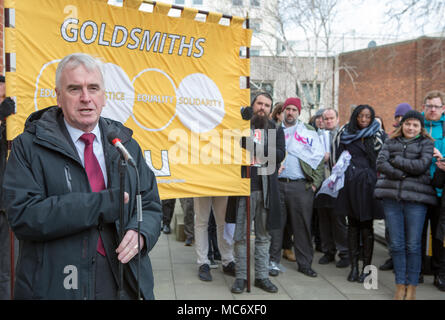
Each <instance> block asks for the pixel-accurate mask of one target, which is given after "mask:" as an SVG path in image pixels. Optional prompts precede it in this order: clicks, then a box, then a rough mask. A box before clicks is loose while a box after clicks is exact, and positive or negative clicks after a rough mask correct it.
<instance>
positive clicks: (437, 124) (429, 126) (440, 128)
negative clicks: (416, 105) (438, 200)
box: [422, 113, 445, 197]
mask: <svg viewBox="0 0 445 320" xmlns="http://www.w3.org/2000/svg"><path fill="white" fill-rule="evenodd" d="M422 114H423V115H424V116H425V113H422ZM444 126H445V115H442V117H441V118H440V120H439V121H429V120H426V119H425V130H426V131H427V132H428V133H429V134H430V136H432V137H433V139H434V140H435V142H434V147H435V148H436V149H438V150H439V151H440V153H441V154H442V155H445V137H444V128H445V127H444ZM435 171H436V158H434V157H433V161H432V163H431V166H430V175H431V178H432V177H434V172H435ZM436 192H437V196H438V197H441V196H442V189H437V188H436Z"/></svg>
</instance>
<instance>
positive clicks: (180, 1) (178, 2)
mask: <svg viewBox="0 0 445 320" xmlns="http://www.w3.org/2000/svg"><path fill="white" fill-rule="evenodd" d="M175 4H182V5H184V4H185V1H184V0H175Z"/></svg>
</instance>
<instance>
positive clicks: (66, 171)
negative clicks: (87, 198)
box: [65, 164, 73, 192]
mask: <svg viewBox="0 0 445 320" xmlns="http://www.w3.org/2000/svg"><path fill="white" fill-rule="evenodd" d="M65 178H66V185H67V186H68V190H69V191H70V192H73V188H72V186H71V173H70V167H69V166H68V165H67V164H66V165H65Z"/></svg>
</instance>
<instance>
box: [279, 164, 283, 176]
mask: <svg viewBox="0 0 445 320" xmlns="http://www.w3.org/2000/svg"><path fill="white" fill-rule="evenodd" d="M283 170H284V166H283V165H281V166H280V169H278V175H280V174H281V172H283Z"/></svg>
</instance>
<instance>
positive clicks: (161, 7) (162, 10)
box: [153, 2, 172, 16]
mask: <svg viewBox="0 0 445 320" xmlns="http://www.w3.org/2000/svg"><path fill="white" fill-rule="evenodd" d="M171 8H172V5H171V4H168V3H162V2H156V5H154V7H153V13H157V14H162V15H165V16H166V15H168V12H169V11H170V9H171Z"/></svg>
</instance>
